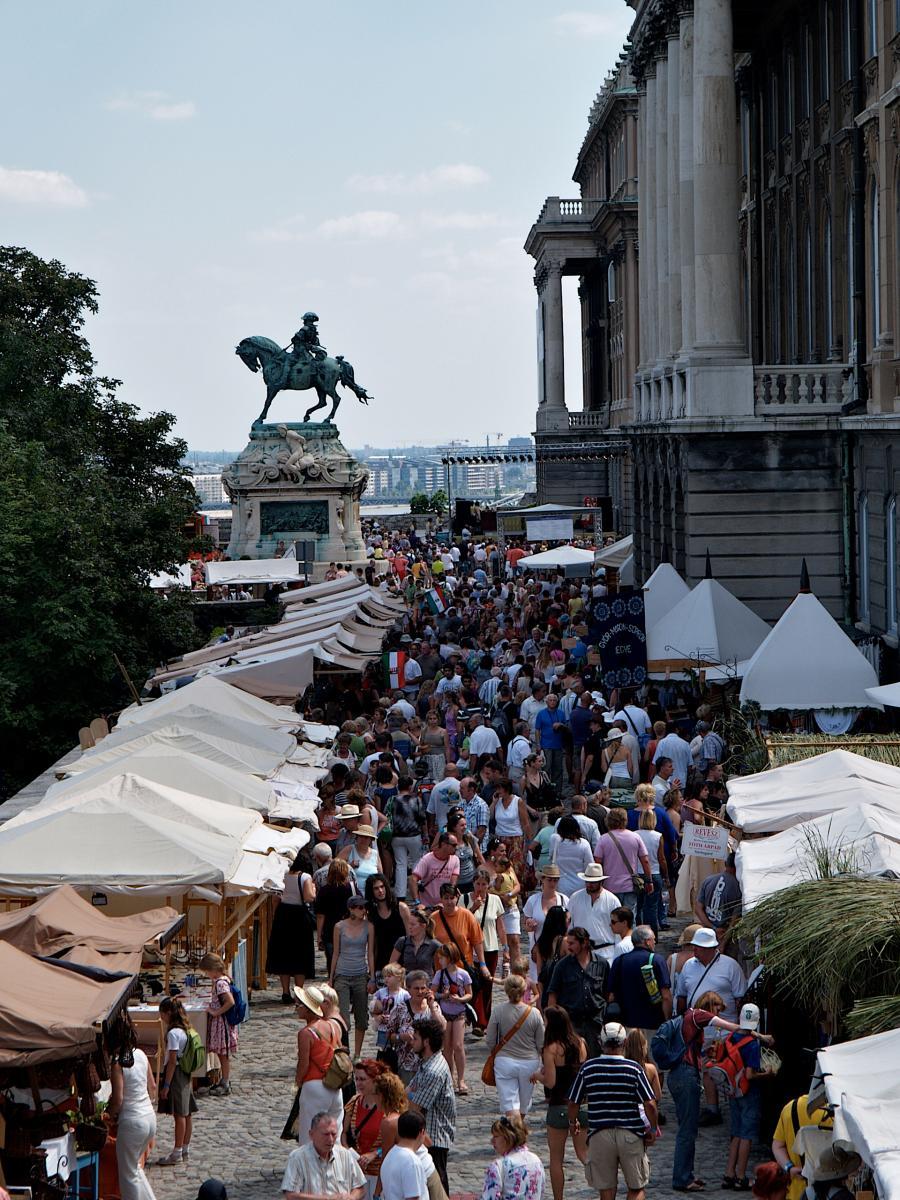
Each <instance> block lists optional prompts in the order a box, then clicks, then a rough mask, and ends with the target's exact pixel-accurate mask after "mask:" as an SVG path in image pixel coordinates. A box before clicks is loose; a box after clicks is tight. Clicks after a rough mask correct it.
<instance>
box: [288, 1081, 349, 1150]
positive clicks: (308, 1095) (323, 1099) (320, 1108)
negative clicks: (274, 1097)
mask: <svg viewBox="0 0 900 1200" xmlns="http://www.w3.org/2000/svg"><path fill="white" fill-rule="evenodd" d="M320 1112H324V1113H328V1115H329V1116H330V1117H334V1119H335V1120H336V1121H337V1123H338V1126H340V1124H341V1121H343V1119H344V1097H343V1094H342V1092H341V1091H332V1089H331V1088H327V1087H326V1086H325V1084H324V1083H323V1082H322V1080H321V1079H308V1080H307V1081H306V1083H304V1085H303V1087H302V1088H301V1089H300V1112H299V1116H298V1118H297V1141H298V1142H299V1143H300V1145H301V1146H305V1145H306V1144H307V1143H308V1142H309V1140H310V1139H309V1127H310V1125H311V1124H312V1119H313V1117H314V1116H315V1115H316V1113H320Z"/></svg>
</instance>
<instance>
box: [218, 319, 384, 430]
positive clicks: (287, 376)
mask: <svg viewBox="0 0 900 1200" xmlns="http://www.w3.org/2000/svg"><path fill="white" fill-rule="evenodd" d="M234 352H235V354H236V355H237V356H238V358H240V360H241V362H243V363H244V365H245V366H247V367H249V368H250V370H251V371H254V372H255V371H259V370H262V377H263V379H264V380H265V383H266V389H267V390H266V402H265V404H264V405H263V410H262V412H261V413H260V414H259V416H258V417H257V419H256V420H255V421H254V422H253V423H254V425H259V424H261V423H262V422H263V421H265V419H266V415H267V414H268V411H269V407H270V405H271V403H272V401H273V400H274V399H275V397H276V396H277V395H278V393H279V392H281V391H294V392H305V391H307V390H308V389H309V388H315V390H316V395H317V396H318V397H319V403H318V404H314V405H313V406H312V408H310V409H308V410H307V413H306V416H305V417H304V418H303V420H304V421H308V420H309V418H310V417H311V416H312V414H313V413H314V412H317V411H318V410H319V409H320V408H324V407H325V405H326V404H327V403H328V400H329V399H330V400H331V412H330V413H329V414H328V416H327V417H325V420H326V421H333V420H334V414H335V413H336V412H337V410H338V405H339V404H340V402H341V397H340V396H339V395H338V393H337V390H336V389H337V385H338V384H339V383H340V384H342V385H343V386H344V387H346V388H349V389H350V391H351V392H353V394H354V395H355V396H356V398H357V399H358V400H359V402H360V404H368V403H369V401H370V400H371V399H372V397H371V396H370V395H369V393H368V392H367V391H366V389H365V388H363V387H360V386H359V384H357V382H356V380H355V379H354V377H353V367H352V366H351V365H350V363H348V362H347V360H346V359H345V358H344V357H343V356H342V355H338V356H337V357H336V358H332V357H331V356H330V355H326V356H325V357H324V358H310V359H309V360H308V361H305V362H298V361H296V360H295V358H294V355H293V353H289V352H288V351H286V350H282V348H281V347H280V346H279V345H278V343H277V342H273V341H272V339H271V338H267V337H248V338H244V340H243V341H242V342H240V343H239V345H237V346H236V347H235V351H234Z"/></svg>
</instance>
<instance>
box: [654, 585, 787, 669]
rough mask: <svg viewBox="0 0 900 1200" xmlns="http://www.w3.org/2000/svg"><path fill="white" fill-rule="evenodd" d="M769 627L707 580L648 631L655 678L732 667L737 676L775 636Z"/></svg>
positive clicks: (745, 606) (722, 589)
mask: <svg viewBox="0 0 900 1200" xmlns="http://www.w3.org/2000/svg"><path fill="white" fill-rule="evenodd" d="M769 632H770V630H769V626H768V625H767V624H766V623H765V621H764V620H763V619H762V617H758V616H757V615H756V613H755V612H753V610H752V609H751V608H748V607H747V605H746V604H743V603H742V602H741V601H740V600H738V598H737V597H736V596H733V595H732V594H731V592H729V591H728V589H727V588H724V587H723V586H722V585H721V583H719V582H718V580H716V579H709V578H707V579H701V580H700V582H699V583H698V584H697V585H696V587H694V588H693V589H692V590H691V591H690V592H688V593H687V595H685V596H683V597H682V599H681V600H679V601H678V603H677V604H676V605H675V606H674V608H671V609H670V610H669V611H668V612H667V613H666V614H665V616H663V617H661V618H660V619H659V620H658V621H656V622H655V623H654V624H653V625H649V626H648V628H647V669H648V670H649V671H650V673H651V675H654V674H655V675H660V674H664V673H665V672H667V671H683V670H686V669H690V668H693V669H694V670H696V669H697V668H698V667H702V666H704V665H709V666H720V665H722V664H730V665H731V666H732V667H733V669H734V670H735V672H736V673H737V674H740V673H741V671H742V669H743V664H744V663H745V662H746V660H748V659H749V658H750V657H751V656H752V655H753V654H754V653H755V651H756V650H757V649H758V648H759V646H760V645H762V643H763V641H764V640H765V639H766V637H768V635H769Z"/></svg>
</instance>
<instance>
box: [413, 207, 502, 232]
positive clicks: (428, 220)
mask: <svg viewBox="0 0 900 1200" xmlns="http://www.w3.org/2000/svg"><path fill="white" fill-rule="evenodd" d="M501 223H502V222H501V218H500V216H499V215H498V214H497V213H492V212H448V213H439V212H426V213H422V224H423V226H424V227H425V228H426V229H461V230H465V231H468V232H470V231H473V230H478V229H495V228H496V227H497V226H498V225H500V224H501Z"/></svg>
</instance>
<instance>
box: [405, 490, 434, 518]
mask: <svg viewBox="0 0 900 1200" xmlns="http://www.w3.org/2000/svg"><path fill="white" fill-rule="evenodd" d="M430 504H431V501H430V500H429V499H428V497H427V496H426V494H425V493H424V492H416V493H415V494H414V495H412V496H410V498H409V511H410V512H411V513H427V512H431V508H430Z"/></svg>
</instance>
